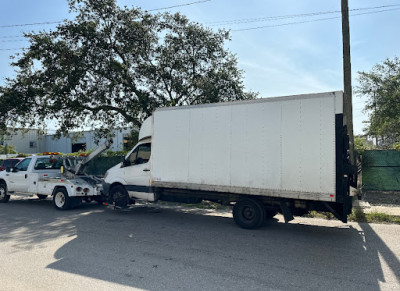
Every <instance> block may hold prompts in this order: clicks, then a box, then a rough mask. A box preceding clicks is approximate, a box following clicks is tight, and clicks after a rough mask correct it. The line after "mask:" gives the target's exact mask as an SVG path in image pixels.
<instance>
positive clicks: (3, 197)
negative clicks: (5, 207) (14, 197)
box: [0, 182, 10, 203]
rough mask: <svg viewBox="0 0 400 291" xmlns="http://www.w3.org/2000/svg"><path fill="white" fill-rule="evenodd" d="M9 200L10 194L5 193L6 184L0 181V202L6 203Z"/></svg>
mask: <svg viewBox="0 0 400 291" xmlns="http://www.w3.org/2000/svg"><path fill="white" fill-rule="evenodd" d="M8 200H10V195H8V194H7V185H6V184H5V183H4V182H1V183H0V203H7V202H8Z"/></svg>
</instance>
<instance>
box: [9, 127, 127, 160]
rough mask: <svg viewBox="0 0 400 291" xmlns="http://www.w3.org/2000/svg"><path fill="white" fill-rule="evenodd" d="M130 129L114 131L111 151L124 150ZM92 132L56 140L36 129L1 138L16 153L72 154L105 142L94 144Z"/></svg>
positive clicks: (93, 133)
mask: <svg viewBox="0 0 400 291" xmlns="http://www.w3.org/2000/svg"><path fill="white" fill-rule="evenodd" d="M130 132H131V129H118V130H114V135H115V136H114V138H113V144H112V146H111V148H110V150H112V151H121V150H124V144H125V143H126V142H127V140H128V137H129V134H130ZM95 141H96V138H95V132H94V131H84V132H80V133H71V134H70V135H69V136H67V137H61V138H59V139H58V138H56V137H55V136H54V135H43V134H41V133H40V132H39V131H38V130H36V129H20V130H17V131H16V132H14V133H12V134H11V135H10V136H3V138H2V144H3V145H5V144H8V145H11V146H15V149H16V151H17V152H18V153H25V154H35V153H42V152H60V153H73V152H77V151H79V150H91V149H95V148H96V147H98V146H99V145H101V144H102V143H104V142H105V140H104V139H101V140H100V141H99V142H98V143H96V142H95Z"/></svg>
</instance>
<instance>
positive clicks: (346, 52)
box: [341, 0, 354, 165]
mask: <svg viewBox="0 0 400 291" xmlns="http://www.w3.org/2000/svg"><path fill="white" fill-rule="evenodd" d="M341 1H342V37H343V81H344V103H343V116H344V122H345V124H346V125H347V133H348V135H349V140H350V163H351V164H352V165H354V135H353V103H352V86H351V59H350V25H349V4H348V0H341Z"/></svg>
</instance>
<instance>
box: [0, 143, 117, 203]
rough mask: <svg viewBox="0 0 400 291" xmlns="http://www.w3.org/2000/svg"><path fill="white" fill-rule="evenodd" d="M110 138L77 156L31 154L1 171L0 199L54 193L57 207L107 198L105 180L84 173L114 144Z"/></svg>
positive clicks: (0, 201) (45, 195)
mask: <svg viewBox="0 0 400 291" xmlns="http://www.w3.org/2000/svg"><path fill="white" fill-rule="evenodd" d="M111 143H112V141H111V140H107V141H106V142H105V143H104V144H103V145H102V146H100V147H99V148H97V149H96V150H95V151H94V152H92V153H91V154H90V155H89V156H87V157H84V158H83V159H80V160H77V159H76V158H72V157H62V156H57V155H54V154H52V155H43V156H31V157H27V158H25V159H23V160H22V161H21V162H19V163H18V164H17V165H16V166H15V167H13V168H7V169H6V171H3V172H0V203H6V202H8V201H9V199H10V195H17V196H33V195H37V196H38V198H39V199H46V198H47V197H48V196H50V195H51V196H52V197H53V204H54V206H55V207H56V209H59V210H66V209H69V208H72V207H74V206H78V205H80V204H81V203H82V201H83V200H84V201H87V202H90V201H92V200H95V201H98V202H102V201H104V196H103V191H102V185H101V182H102V180H101V179H100V178H98V177H95V176H89V175H86V174H85V167H86V166H87V164H88V163H89V161H91V160H93V159H94V158H95V157H97V156H98V155H100V154H101V153H102V152H103V151H105V150H106V149H108V148H109V147H110V146H111Z"/></svg>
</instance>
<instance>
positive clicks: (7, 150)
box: [0, 144, 17, 155]
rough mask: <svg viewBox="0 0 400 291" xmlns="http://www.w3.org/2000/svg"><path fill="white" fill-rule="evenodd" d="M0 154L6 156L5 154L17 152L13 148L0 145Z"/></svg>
mask: <svg viewBox="0 0 400 291" xmlns="http://www.w3.org/2000/svg"><path fill="white" fill-rule="evenodd" d="M0 154H2V155H7V154H17V151H16V150H15V146H10V145H8V144H6V145H5V146H4V145H0Z"/></svg>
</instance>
